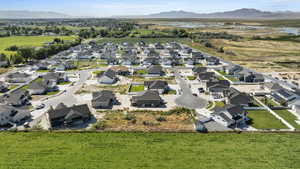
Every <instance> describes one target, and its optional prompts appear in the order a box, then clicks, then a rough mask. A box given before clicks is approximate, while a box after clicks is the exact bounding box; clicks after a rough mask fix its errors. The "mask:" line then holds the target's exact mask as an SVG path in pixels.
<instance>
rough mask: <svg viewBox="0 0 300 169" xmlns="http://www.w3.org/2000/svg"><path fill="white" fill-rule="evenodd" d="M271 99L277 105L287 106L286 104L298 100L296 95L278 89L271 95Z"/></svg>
mask: <svg viewBox="0 0 300 169" xmlns="http://www.w3.org/2000/svg"><path fill="white" fill-rule="evenodd" d="M271 96H272V98H273V99H275V100H276V101H277V102H278V103H281V104H288V102H292V101H294V100H296V99H297V98H299V96H298V95H297V94H295V93H294V92H292V91H290V90H287V89H284V88H282V89H279V90H275V91H273V92H272V93H271Z"/></svg>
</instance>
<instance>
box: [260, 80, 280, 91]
mask: <svg viewBox="0 0 300 169" xmlns="http://www.w3.org/2000/svg"><path fill="white" fill-rule="evenodd" d="M264 88H265V89H267V90H269V91H270V92H272V91H276V90H280V89H282V88H283V87H282V86H281V85H280V84H278V83H273V82H266V83H264Z"/></svg>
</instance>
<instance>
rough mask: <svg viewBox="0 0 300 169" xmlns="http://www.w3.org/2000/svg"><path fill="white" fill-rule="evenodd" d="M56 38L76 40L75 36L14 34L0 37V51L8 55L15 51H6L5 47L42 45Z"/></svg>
mask: <svg viewBox="0 0 300 169" xmlns="http://www.w3.org/2000/svg"><path fill="white" fill-rule="evenodd" d="M55 38H60V39H63V40H74V39H75V38H76V37H75V36H13V37H4V38H0V53H4V54H7V55H10V54H14V53H15V52H11V51H6V50H5V49H6V48H8V47H10V46H13V45H16V46H18V47H20V46H21V47H42V46H43V45H44V43H45V42H52V41H53V40H54V39H55Z"/></svg>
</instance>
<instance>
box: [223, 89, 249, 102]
mask: <svg viewBox="0 0 300 169" xmlns="http://www.w3.org/2000/svg"><path fill="white" fill-rule="evenodd" d="M224 95H225V96H226V97H227V99H226V103H227V104H232V105H241V106H245V107H248V106H251V105H252V104H253V99H252V98H251V96H249V95H248V94H246V93H241V92H239V91H237V90H236V89H233V88H230V89H229V90H228V91H225V93H224Z"/></svg>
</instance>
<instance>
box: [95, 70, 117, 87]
mask: <svg viewBox="0 0 300 169" xmlns="http://www.w3.org/2000/svg"><path fill="white" fill-rule="evenodd" d="M97 78H98V82H99V83H101V84H114V83H116V82H117V81H118V78H117V76H116V72H115V71H113V70H111V69H108V70H107V71H105V72H101V73H99V74H97Z"/></svg>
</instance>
